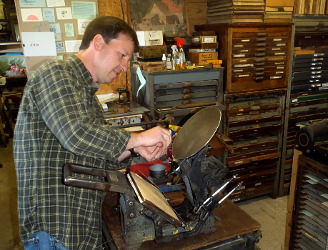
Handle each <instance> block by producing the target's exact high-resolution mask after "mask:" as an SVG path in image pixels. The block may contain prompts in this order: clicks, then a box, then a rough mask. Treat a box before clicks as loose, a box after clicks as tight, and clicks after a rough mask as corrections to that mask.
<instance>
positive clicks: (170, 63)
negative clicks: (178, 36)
mask: <svg viewBox="0 0 328 250" xmlns="http://www.w3.org/2000/svg"><path fill="white" fill-rule="evenodd" d="M166 69H167V70H172V61H171V54H167V58H166Z"/></svg>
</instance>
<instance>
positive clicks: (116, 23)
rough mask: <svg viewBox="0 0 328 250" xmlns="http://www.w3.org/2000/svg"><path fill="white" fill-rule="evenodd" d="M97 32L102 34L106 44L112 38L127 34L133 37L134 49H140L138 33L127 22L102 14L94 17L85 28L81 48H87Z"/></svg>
mask: <svg viewBox="0 0 328 250" xmlns="http://www.w3.org/2000/svg"><path fill="white" fill-rule="evenodd" d="M97 34H100V35H102V37H103V38H104V40H105V42H106V44H108V43H109V42H110V41H111V40H112V39H116V38H117V37H118V36H119V35H120V34H125V35H127V36H129V37H131V39H132V41H133V43H134V50H135V51H138V49H139V42H138V38H137V34H136V32H135V31H134V30H133V29H132V28H131V27H130V26H129V25H128V24H127V23H126V22H124V21H123V20H122V19H120V18H118V17H114V16H100V17H96V18H95V19H93V20H92V21H91V22H90V23H89V24H88V26H87V28H86V29H85V32H84V36H83V38H82V43H81V46H80V50H85V49H87V48H88V47H89V45H90V42H91V41H92V39H93V38H94V37H95V36H96V35H97Z"/></svg>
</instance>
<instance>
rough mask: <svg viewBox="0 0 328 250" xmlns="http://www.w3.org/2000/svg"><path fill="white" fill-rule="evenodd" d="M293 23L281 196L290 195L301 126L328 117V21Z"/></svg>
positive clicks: (308, 19)
mask: <svg viewBox="0 0 328 250" xmlns="http://www.w3.org/2000/svg"><path fill="white" fill-rule="evenodd" d="M294 23H295V26H294V32H293V34H294V36H293V41H292V42H293V46H294V51H293V57H292V60H291V64H292V69H291V74H290V75H291V76H290V78H291V81H290V85H289V87H288V93H287V99H286V100H287V102H286V114H285V131H284V138H283V142H284V143H283V149H282V156H281V158H282V161H281V175H280V183H281V184H280V186H279V195H280V196H282V195H286V194H288V193H289V187H290V182H291V167H292V164H293V149H294V146H295V136H296V133H297V131H298V130H299V127H298V124H302V123H308V122H311V121H316V120H321V119H324V118H327V117H328V74H327V73H328V47H327V46H328V40H327V37H328V18H327V17H324V16H296V17H295V18H294ZM325 47H326V48H325Z"/></svg>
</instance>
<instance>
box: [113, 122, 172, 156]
mask: <svg viewBox="0 0 328 250" xmlns="http://www.w3.org/2000/svg"><path fill="white" fill-rule="evenodd" d="M171 141H172V138H171V134H170V131H169V130H167V129H164V128H162V127H159V126H157V127H154V128H151V129H149V130H146V131H143V132H140V133H131V138H130V140H129V142H128V144H127V145H126V149H127V150H128V149H130V148H133V149H134V151H135V152H136V153H139V154H140V155H141V156H142V157H143V158H145V159H146V160H147V161H153V160H155V159H158V158H160V157H161V156H162V155H164V154H166V152H167V147H168V146H169V145H170V143H171ZM127 156H128V153H126V151H125V152H123V153H122V155H121V156H120V157H119V161H122V159H125V158H126V157H127Z"/></svg>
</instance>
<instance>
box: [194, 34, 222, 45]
mask: <svg viewBox="0 0 328 250" xmlns="http://www.w3.org/2000/svg"><path fill="white" fill-rule="evenodd" d="M191 42H192V43H196V44H197V43H216V42H217V37H216V36H194V37H192V38H191Z"/></svg>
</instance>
